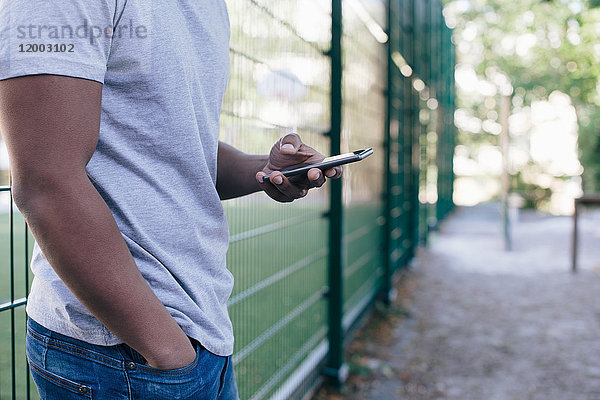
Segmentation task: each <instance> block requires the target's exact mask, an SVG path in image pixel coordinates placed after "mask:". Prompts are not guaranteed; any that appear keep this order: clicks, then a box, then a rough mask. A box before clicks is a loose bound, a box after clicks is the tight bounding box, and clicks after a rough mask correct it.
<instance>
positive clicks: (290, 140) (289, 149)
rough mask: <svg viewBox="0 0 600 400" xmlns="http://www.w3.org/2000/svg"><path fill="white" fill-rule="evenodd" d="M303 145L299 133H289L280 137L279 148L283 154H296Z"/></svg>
mask: <svg viewBox="0 0 600 400" xmlns="http://www.w3.org/2000/svg"><path fill="white" fill-rule="evenodd" d="M300 146H302V140H300V136H298V134H297V133H288V134H287V135H285V136H284V137H282V138H281V139H279V148H280V150H281V152H282V153H283V154H296V153H297V152H298V150H300Z"/></svg>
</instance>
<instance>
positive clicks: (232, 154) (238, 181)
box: [217, 142, 268, 200]
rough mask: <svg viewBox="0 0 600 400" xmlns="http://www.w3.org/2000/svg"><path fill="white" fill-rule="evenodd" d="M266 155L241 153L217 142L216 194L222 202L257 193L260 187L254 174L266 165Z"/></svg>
mask: <svg viewBox="0 0 600 400" xmlns="http://www.w3.org/2000/svg"><path fill="white" fill-rule="evenodd" d="M267 161H268V156H267V155H253V154H246V153H243V152H241V151H239V150H237V149H235V148H234V147H232V146H230V145H228V144H226V143H223V142H219V155H218V161H217V192H218V193H219V197H220V198H221V199H222V200H226V199H231V198H234V197H240V196H245V195H247V194H250V193H254V192H258V191H260V190H262V189H261V187H260V186H259V185H258V183H257V181H256V173H257V172H258V171H261V170H262V169H263V168H264V167H265V165H266V164H267Z"/></svg>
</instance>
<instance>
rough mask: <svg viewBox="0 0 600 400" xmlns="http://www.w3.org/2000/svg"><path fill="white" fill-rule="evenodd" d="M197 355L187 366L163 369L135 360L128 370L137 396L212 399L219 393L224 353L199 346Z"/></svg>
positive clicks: (135, 396)
mask: <svg viewBox="0 0 600 400" xmlns="http://www.w3.org/2000/svg"><path fill="white" fill-rule="evenodd" d="M196 348H197V351H196V358H195V359H194V362H193V363H192V364H190V365H188V366H186V367H183V368H178V369H171V370H160V369H155V368H151V367H148V366H146V365H139V364H135V365H134V364H132V368H131V369H129V370H128V371H127V376H128V379H129V381H130V385H131V391H132V394H133V397H134V398H141V399H173V400H175V399H180V400H187V399H194V400H213V399H216V398H217V396H218V392H219V389H220V386H221V385H220V383H221V382H220V378H221V372H222V369H223V366H224V365H225V362H224V359H225V357H220V356H216V355H214V354H212V353H210V352H209V351H208V350H206V349H204V348H203V347H202V346H199V345H198V346H196Z"/></svg>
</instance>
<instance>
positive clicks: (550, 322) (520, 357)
mask: <svg viewBox="0 0 600 400" xmlns="http://www.w3.org/2000/svg"><path fill="white" fill-rule="evenodd" d="M580 232H581V233H582V236H584V240H583V242H582V246H581V253H580V254H581V257H580V265H581V271H580V272H579V273H578V274H577V275H572V274H571V273H570V272H569V269H570V253H569V250H570V234H571V220H570V218H567V217H549V216H541V215H538V214H536V213H533V212H531V213H524V214H522V215H521V217H520V219H519V221H518V222H516V223H514V224H513V238H514V247H513V251H512V252H506V251H504V246H503V242H502V236H501V234H500V225H499V215H498V212H497V206H494V205H485V206H479V207H475V208H463V209H459V210H457V212H455V213H454V214H453V215H452V216H451V217H450V218H449V219H448V220H447V221H445V222H444V224H443V225H442V228H441V231H440V232H439V233H437V234H436V235H435V236H434V237H433V238H432V240H431V243H430V246H429V248H428V249H427V250H424V251H422V252H421V254H420V256H419V257H418V259H417V260H416V263H415V266H414V267H413V268H412V269H411V270H410V271H409V272H408V273H407V274H406V276H405V278H404V279H403V280H402V283H401V284H398V285H397V286H398V290H399V295H398V297H397V299H396V301H395V302H394V304H393V306H392V307H391V309H390V310H388V311H385V310H379V312H377V313H376V314H375V316H374V317H373V319H372V320H371V321H370V322H369V323H368V324H367V325H366V326H365V328H364V329H363V330H362V331H361V332H360V333H359V335H358V339H357V340H356V341H355V342H354V343H353V344H352V346H351V347H350V349H349V352H348V355H347V359H348V361H349V364H350V367H351V370H352V371H353V373H352V375H351V377H350V379H349V381H348V384H347V385H346V387H345V388H344V389H343V390H342V391H341V392H339V391H335V390H332V389H324V390H321V391H320V393H319V394H318V395H317V399H340V398H343V399H351V400H352V399H356V400H359V399H360V400H367V399H383V400H386V399H406V400H412V399H415V400H430V399H449V400H470V399H473V400H513V399H514V400H529V399H531V400H580V399H581V400H591V399H598V400H600V213H599V212H591V211H590V212H586V213H584V214H583V220H582V224H581V231H580Z"/></svg>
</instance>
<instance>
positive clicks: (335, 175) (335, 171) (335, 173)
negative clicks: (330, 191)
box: [325, 167, 342, 179]
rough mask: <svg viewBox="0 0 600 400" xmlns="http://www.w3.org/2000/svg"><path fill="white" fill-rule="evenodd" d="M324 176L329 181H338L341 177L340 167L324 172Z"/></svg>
mask: <svg viewBox="0 0 600 400" xmlns="http://www.w3.org/2000/svg"><path fill="white" fill-rule="evenodd" d="M325 176H326V177H328V178H329V179H338V178H339V177H341V176H342V167H335V168H329V169H328V170H327V171H325Z"/></svg>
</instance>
